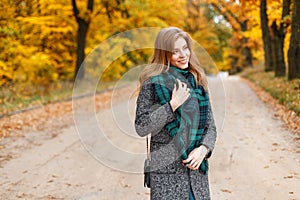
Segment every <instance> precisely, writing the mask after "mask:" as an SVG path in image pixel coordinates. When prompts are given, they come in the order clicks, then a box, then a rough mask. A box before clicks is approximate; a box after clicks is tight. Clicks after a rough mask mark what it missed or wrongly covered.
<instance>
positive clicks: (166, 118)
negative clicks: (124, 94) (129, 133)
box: [135, 79, 217, 200]
mask: <svg viewBox="0 0 300 200" xmlns="http://www.w3.org/2000/svg"><path fill="white" fill-rule="evenodd" d="M174 119H175V114H174V113H173V111H172V108H171V106H170V104H169V103H166V104H165V105H159V104H158V99H157V98H156V96H155V94H154V88H153V84H152V83H151V81H150V80H149V79H148V80H146V81H145V82H144V84H143V86H142V89H141V91H140V94H139V96H138V99H137V110H136V119H135V129H136V132H137V133H138V134H139V135H140V136H146V135H148V134H149V133H151V143H150V151H151V170H152V172H151V175H150V181H151V189H150V196H151V199H153V200H163V199H166V200H169V199H172V200H173V199H175V200H176V199H178V200H188V199H189V192H190V187H191V188H192V191H193V193H194V195H195V199H196V200H198V199H199V200H200V199H210V194H209V185H208V175H207V174H206V175H205V174H203V173H202V172H201V171H199V170H195V171H193V170H189V169H188V168H187V167H185V166H184V165H182V162H181V158H180V155H179V154H178V151H177V150H176V148H175V145H174V141H173V139H172V138H171V137H170V136H169V134H168V132H167V129H166V124H167V123H169V122H171V121H172V120H174ZM216 135H217V132H216V126H215V122H214V118H213V115H212V111H211V107H210V106H209V112H208V120H207V125H206V128H205V133H204V135H203V138H202V142H201V144H203V145H205V146H206V147H207V148H208V149H209V154H208V155H207V158H208V157H210V155H211V152H212V150H213V148H214V144H215V140H216Z"/></svg>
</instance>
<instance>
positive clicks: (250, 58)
mask: <svg viewBox="0 0 300 200" xmlns="http://www.w3.org/2000/svg"><path fill="white" fill-rule="evenodd" d="M74 3H76V10H75V9H74V5H75V4H74ZM90 3H93V6H92V8H93V9H90V8H91V7H89V4H90ZM260 3H261V1H256V0H249V1H246V0H239V1H238V0H227V1H224V0H206V1H201V0H176V1H168V0H160V1H152V0H143V1H135V0H112V1H108V0H73V1H71V0H70V1H60V0H16V1H10V0H2V1H1V2H0V8H1V10H2V11H5V12H1V13H0V38H1V40H0V87H1V88H2V89H1V91H2V92H1V97H0V99H1V102H0V103H5V102H11V101H14V99H15V95H16V94H17V96H22V95H26V96H27V95H29V96H30V95H34V94H37V93H51V92H53V91H54V90H57V89H61V88H62V87H63V86H64V84H62V82H72V80H73V78H74V75H76V72H77V69H78V65H79V64H80V62H81V60H80V59H79V64H78V55H79V54H78V48H79V46H80V44H79V43H78V41H79V40H80V39H83V37H84V41H82V42H84V45H83V52H81V53H83V55H87V54H88V53H89V52H91V51H92V50H93V49H94V48H95V47H96V46H97V45H98V44H99V43H101V42H102V41H104V40H105V39H107V38H108V37H110V36H112V35H115V34H118V33H120V32H123V31H126V30H130V29H133V28H138V27H167V26H177V27H180V28H182V29H184V30H186V31H187V32H189V33H190V34H191V36H192V37H193V39H195V40H196V41H197V42H198V43H199V44H200V45H201V46H203V47H204V48H205V49H206V51H207V52H208V53H209V54H210V56H211V57H212V58H213V59H214V61H215V63H216V65H217V67H218V68H219V70H224V71H229V72H230V73H236V72H239V71H241V70H243V69H244V68H246V67H251V66H253V65H254V63H257V62H258V61H262V60H263V59H264V53H265V52H264V48H263V40H262V28H261V19H260ZM283 3H284V0H275V1H267V8H268V9H267V13H266V14H267V16H268V19H269V22H268V24H267V25H268V27H269V28H270V27H271V24H272V23H273V22H274V23H275V24H276V25H277V26H278V27H279V26H280V24H283V25H284V28H285V29H284V33H285V37H284V45H283V46H284V47H283V52H284V56H285V63H287V52H288V48H289V46H290V35H291V26H290V25H291V24H292V23H293V21H292V10H293V8H294V4H295V3H294V1H291V2H290V3H291V4H290V11H289V12H288V14H287V15H286V16H284V18H282V7H283ZM75 11H76V12H75ZM296 17H297V16H295V19H296ZM80 20H81V21H82V22H84V23H86V24H88V29H86V31H87V32H86V34H83V36H80V33H81V31H82V29H80V25H79V21H80ZM83 25H84V24H83ZM294 38H295V37H294ZM119 42H120V43H124V45H125V46H126V44H127V43H128V42H130V41H125V40H123V41H119ZM107 50H110V51H114V50H115V49H114V46H113V45H108V46H107ZM150 54H151V50H150V49H145V50H139V51H136V52H130V53H128V54H127V55H124V56H122V57H120V58H119V59H117V60H115V61H114V62H113V63H112V65H111V66H110V71H108V72H107V73H106V74H105V76H104V77H103V80H107V81H109V80H116V79H119V78H121V77H122V75H123V74H124V73H125V72H126V71H127V70H128V69H129V68H131V67H133V66H135V65H137V64H139V63H145V62H147V60H148V59H149V56H150ZM291 55H292V54H291ZM76 60H77V68H76V67H75V66H76ZM99 62H100V61H98V63H97V64H101V63H99ZM214 72H216V71H214ZM87 73H93V72H87ZM7 91H9V95H8V94H7Z"/></svg>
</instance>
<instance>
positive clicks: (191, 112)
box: [151, 66, 209, 173]
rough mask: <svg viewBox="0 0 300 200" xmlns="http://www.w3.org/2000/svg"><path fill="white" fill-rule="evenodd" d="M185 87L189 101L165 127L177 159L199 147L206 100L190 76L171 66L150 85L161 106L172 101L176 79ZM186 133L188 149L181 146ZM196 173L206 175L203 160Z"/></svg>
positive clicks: (155, 77) (205, 164) (185, 156)
mask: <svg viewBox="0 0 300 200" xmlns="http://www.w3.org/2000/svg"><path fill="white" fill-rule="evenodd" d="M177 78H178V79H179V80H180V81H181V82H184V83H186V84H187V86H188V88H190V96H189V98H188V99H187V100H186V101H185V102H184V103H183V104H182V105H181V106H180V107H179V108H178V109H177V110H176V111H175V116H176V117H175V120H173V121H172V122H170V123H168V124H167V125H166V128H167V130H168V133H169V135H170V136H171V137H172V138H174V139H175V145H176V148H177V149H178V151H179V153H180V155H181V159H182V160H185V159H187V158H188V155H189V153H190V152H191V151H192V150H193V149H194V148H196V147H199V146H200V142H201V140H202V134H203V132H204V128H205V124H206V120H207V117H208V105H209V96H208V93H207V92H206V91H205V90H204V89H203V87H202V86H201V85H196V82H195V79H194V76H193V74H192V73H190V72H189V71H188V70H182V69H179V68H177V67H173V66H171V67H170V69H169V71H168V72H166V73H161V74H159V75H157V76H153V77H152V78H151V80H152V83H153V84H154V89H155V95H156V97H157V98H158V101H159V103H160V104H161V105H164V104H166V103H168V102H169V101H170V100H171V97H172V91H173V88H174V84H175V83H177V81H176V79H177ZM185 132H187V133H188V136H187V141H188V145H186V144H185V140H184V137H186V136H185V135H184V133H185ZM200 169H201V171H202V172H204V173H206V172H207V170H208V162H207V160H204V161H203V162H202V163H201V166H200Z"/></svg>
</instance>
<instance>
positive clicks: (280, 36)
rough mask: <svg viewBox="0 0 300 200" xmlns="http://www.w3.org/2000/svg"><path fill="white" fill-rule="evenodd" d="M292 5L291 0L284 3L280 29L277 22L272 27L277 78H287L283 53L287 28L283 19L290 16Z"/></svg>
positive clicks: (285, 0)
mask: <svg viewBox="0 0 300 200" xmlns="http://www.w3.org/2000/svg"><path fill="white" fill-rule="evenodd" d="M290 5H291V0H284V1H283V6H282V16H281V22H280V26H279V28H278V27H277V25H276V21H275V20H274V21H273V23H272V25H271V29H272V36H273V38H272V40H273V41H274V42H275V46H276V49H275V50H274V51H275V57H273V59H275V60H274V62H276V63H275V65H274V67H275V68H274V70H275V76H276V77H281V76H285V74H286V66H285V61H284V53H283V49H284V38H285V29H286V26H285V24H284V22H283V19H284V18H285V17H286V16H287V15H289V13H290Z"/></svg>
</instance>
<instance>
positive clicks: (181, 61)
mask: <svg viewBox="0 0 300 200" xmlns="http://www.w3.org/2000/svg"><path fill="white" fill-rule="evenodd" d="M177 62H179V63H180V64H183V65H184V64H186V63H187V59H184V60H179V61H177Z"/></svg>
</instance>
